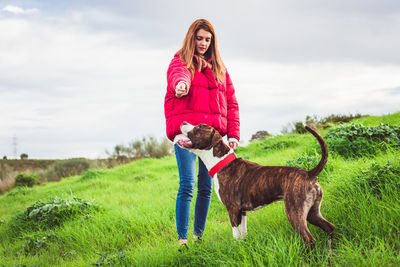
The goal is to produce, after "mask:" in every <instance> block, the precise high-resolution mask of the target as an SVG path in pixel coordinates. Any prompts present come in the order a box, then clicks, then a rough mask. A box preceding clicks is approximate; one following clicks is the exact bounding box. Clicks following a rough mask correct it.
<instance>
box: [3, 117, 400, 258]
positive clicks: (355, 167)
mask: <svg viewBox="0 0 400 267" xmlns="http://www.w3.org/2000/svg"><path fill="white" fill-rule="evenodd" d="M357 122H358V123H363V125H365V129H366V132H370V131H372V130H371V129H373V128H368V126H371V127H372V126H378V125H380V123H381V122H384V123H386V124H389V125H397V126H399V125H400V113H396V114H391V115H387V116H381V117H363V118H360V119H357ZM363 129H364V128H363ZM328 131H329V130H322V131H320V133H322V135H323V136H328V135H332V133H329V132H328ZM341 131H343V129H341ZM353 132H354V133H353V135H354V134H358V133H355V131H353ZM371 136H372V135H371ZM332 140H333V139H332ZM385 140H386V139H385ZM362 141H363V140H362ZM375 141H376V140H375ZM378 141H379V140H378ZM332 142H335V141H332ZM357 142H361V141H359V140H358V139H357V141H354V142H352V143H353V144H354V143H357ZM363 142H364V141H363ZM368 142H369V141H368ZM368 142H367V143H365V145H363V146H367V145H370V143H368ZM396 142H397V141H395V142H394V143H393V142H392V143H390V141H388V142H384V140H383V139H382V142H377V143H376V147H374V153H373V154H366V156H348V155H346V156H341V155H340V154H339V153H336V152H334V151H331V153H330V158H329V161H328V164H327V166H326V168H325V170H324V171H323V172H322V173H321V174H320V177H319V181H320V184H321V185H322V187H323V189H324V193H325V194H324V201H323V203H322V207H321V211H322V213H323V215H324V216H325V217H326V218H327V219H328V220H329V221H331V222H332V223H334V224H335V226H336V231H335V237H334V240H333V247H332V250H329V248H328V247H327V237H326V235H325V234H324V233H323V231H322V230H321V229H319V228H316V227H314V226H312V225H309V228H310V231H311V232H312V233H313V235H314V237H315V238H316V239H317V244H316V248H315V249H314V250H312V251H311V252H307V248H306V247H305V246H304V244H303V242H302V240H301V238H300V236H299V235H298V234H297V233H296V232H295V231H294V230H293V228H292V227H291V225H290V224H289V222H288V220H287V218H286V214H285V212H284V203H283V202H277V203H274V204H271V205H269V206H267V207H265V208H263V209H260V210H257V211H253V212H249V213H248V231H249V235H248V237H247V239H246V240H243V241H235V240H234V239H233V237H232V233H231V227H230V223H229V220H228V214H227V212H226V210H225V207H224V206H223V204H222V203H220V202H219V200H218V198H217V197H216V195H215V193H214V192H213V196H212V201H211V207H210V212H209V217H208V221H207V227H206V230H205V233H204V236H203V239H204V242H202V243H200V244H197V243H192V242H191V240H189V247H190V249H189V250H188V251H184V252H183V253H179V252H178V245H177V243H178V242H177V240H176V239H177V236H176V230H175V199H176V194H177V190H178V171H177V167H176V162H175V158H174V156H169V157H165V158H162V159H143V160H139V161H135V162H132V163H130V164H127V165H123V166H120V167H117V168H114V169H107V170H88V171H86V172H85V173H84V174H83V175H82V176H75V177H69V178H66V179H63V180H62V181H60V182H56V183H47V184H43V185H40V186H37V187H33V188H16V189H13V190H12V191H10V192H8V193H6V194H5V195H3V196H0V266H14V265H16V266H89V265H92V264H97V265H112V266H177V265H185V266H257V265H259V266H265V265H268V266H328V265H329V266H330V265H333V266H400V256H399V250H400V239H399V233H400V198H399V195H400V160H399V159H400V157H399V156H400V155H399V154H400V153H399V148H398V146H399V143H396ZM333 144H335V143H333ZM341 144H342V143H341ZM374 144H375V143H374ZM342 145H343V144H342ZM363 146H361V147H363ZM319 153H320V150H319V146H318V144H317V141H316V140H315V138H314V137H312V136H311V135H310V134H305V135H299V134H287V135H282V136H275V137H271V138H267V139H265V140H261V141H257V142H254V143H251V144H250V145H248V146H247V147H244V148H239V149H238V151H237V154H238V156H240V157H243V158H246V159H249V160H252V161H254V162H257V163H260V164H264V165H296V166H303V167H313V164H316V162H318V160H319ZM194 199H195V196H194ZM192 208H194V201H193V203H192ZM193 214H194V212H193V210H192V213H191V215H192V217H191V222H190V226H191V228H189V233H191V232H192V231H193V228H192V227H193Z"/></svg>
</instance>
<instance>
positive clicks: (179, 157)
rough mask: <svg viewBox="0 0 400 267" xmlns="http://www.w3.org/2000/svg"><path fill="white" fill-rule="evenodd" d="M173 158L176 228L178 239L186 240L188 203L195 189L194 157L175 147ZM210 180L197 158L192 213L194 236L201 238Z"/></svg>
mask: <svg viewBox="0 0 400 267" xmlns="http://www.w3.org/2000/svg"><path fill="white" fill-rule="evenodd" d="M175 156H176V161H177V163H178V171H179V190H178V196H177V198H176V209H175V211H176V228H177V231H178V239H187V238H188V237H187V235H188V227H189V213H190V202H191V201H192V197H193V191H194V187H195V172H196V155H195V154H193V153H192V152H189V151H188V150H186V149H184V148H181V147H179V146H178V145H175ZM211 192H212V178H211V176H210V175H209V174H208V170H207V168H206V166H205V165H204V163H203V161H201V159H200V158H199V173H198V180H197V198H196V207H195V213H194V234H195V235H197V236H202V235H203V231H204V228H205V226H206V220H207V214H208V208H209V207H210V200H211Z"/></svg>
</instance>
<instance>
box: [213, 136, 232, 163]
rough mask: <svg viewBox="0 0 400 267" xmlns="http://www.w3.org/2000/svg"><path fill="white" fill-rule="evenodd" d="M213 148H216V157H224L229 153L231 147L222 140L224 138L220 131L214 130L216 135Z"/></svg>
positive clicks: (214, 153)
mask: <svg viewBox="0 0 400 267" xmlns="http://www.w3.org/2000/svg"><path fill="white" fill-rule="evenodd" d="M211 143H212V146H213V148H214V150H213V155H214V157H218V158H220V157H222V156H224V155H225V154H227V153H228V152H229V150H230V149H229V147H228V146H227V145H226V144H225V143H224V141H223V140H222V136H221V135H220V134H219V132H218V131H216V130H214V135H213V137H212V142H211Z"/></svg>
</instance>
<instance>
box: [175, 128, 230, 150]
mask: <svg viewBox="0 0 400 267" xmlns="http://www.w3.org/2000/svg"><path fill="white" fill-rule="evenodd" d="M181 132H182V135H183V138H180V139H178V141H177V143H178V145H180V146H181V147H183V148H186V149H188V150H195V149H198V150H210V149H213V154H214V156H216V157H222V156H223V155H225V154H227V153H228V152H229V150H230V149H229V147H228V146H227V145H226V144H225V143H224V141H223V140H222V136H221V135H220V134H219V132H218V131H217V130H215V129H214V128H213V127H211V126H208V125H206V124H198V125H196V126H193V125H191V124H189V123H187V122H183V123H182V124H181Z"/></svg>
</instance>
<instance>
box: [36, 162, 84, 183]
mask: <svg viewBox="0 0 400 267" xmlns="http://www.w3.org/2000/svg"><path fill="white" fill-rule="evenodd" d="M89 167H90V163H89V161H88V160H87V159H83V158H77V159H68V160H62V161H58V162H56V163H55V164H54V165H53V166H51V167H50V168H49V169H48V170H47V171H45V172H43V173H41V174H40V180H44V181H59V180H61V179H62V178H65V177H69V176H74V175H80V174H82V173H83V172H84V171H86V170H87V169H89Z"/></svg>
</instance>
